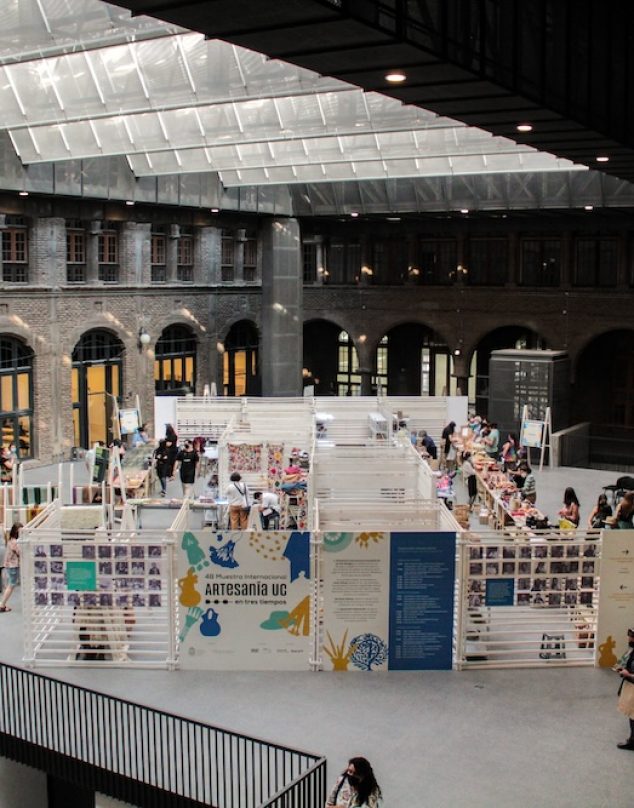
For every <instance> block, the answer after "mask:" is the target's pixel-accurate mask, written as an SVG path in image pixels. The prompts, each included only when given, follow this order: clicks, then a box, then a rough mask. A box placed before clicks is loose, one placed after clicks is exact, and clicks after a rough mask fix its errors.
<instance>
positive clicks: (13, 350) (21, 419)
mask: <svg viewBox="0 0 634 808" xmlns="http://www.w3.org/2000/svg"><path fill="white" fill-rule="evenodd" d="M0 423H1V424H2V445H3V446H10V445H11V444H15V447H16V451H17V453H18V457H32V456H33V351H31V349H30V348H28V347H27V346H26V345H25V344H24V343H23V342H20V340H17V339H14V338H13V337H6V336H2V337H0Z"/></svg>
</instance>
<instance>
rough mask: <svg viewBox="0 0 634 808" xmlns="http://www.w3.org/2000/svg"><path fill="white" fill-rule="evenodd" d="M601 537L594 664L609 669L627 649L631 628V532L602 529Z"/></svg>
mask: <svg viewBox="0 0 634 808" xmlns="http://www.w3.org/2000/svg"><path fill="white" fill-rule="evenodd" d="M601 536H602V545H603V548H602V550H601V587H600V591H599V617H598V622H597V640H596V643H595V648H596V651H595V654H596V656H595V662H596V664H597V665H598V666H599V667H601V668H611V667H613V666H614V665H616V664H617V662H618V660H619V659H620V658H621V656H622V655H623V654H624V652H625V651H626V650H629V649H628V647H627V630H628V628H634V530H604V531H602V534H601Z"/></svg>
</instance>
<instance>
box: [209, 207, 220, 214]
mask: <svg viewBox="0 0 634 808" xmlns="http://www.w3.org/2000/svg"><path fill="white" fill-rule="evenodd" d="M211 212H212V213H220V208H212V209H211Z"/></svg>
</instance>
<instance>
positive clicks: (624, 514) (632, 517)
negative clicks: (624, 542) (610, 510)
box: [615, 491, 634, 530]
mask: <svg viewBox="0 0 634 808" xmlns="http://www.w3.org/2000/svg"><path fill="white" fill-rule="evenodd" d="M615 516H616V527H617V528H618V529H619V530H632V529H633V528H634V491H626V492H625V494H623V499H622V500H621V501H620V502H619V504H618V506H617V508H616V514H615Z"/></svg>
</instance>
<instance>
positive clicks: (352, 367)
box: [337, 331, 361, 396]
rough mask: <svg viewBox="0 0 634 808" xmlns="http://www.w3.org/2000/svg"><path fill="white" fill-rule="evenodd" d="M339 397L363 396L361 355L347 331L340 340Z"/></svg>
mask: <svg viewBox="0 0 634 808" xmlns="http://www.w3.org/2000/svg"><path fill="white" fill-rule="evenodd" d="M337 395H339V396H359V395H361V376H360V375H359V355H358V353H357V349H356V348H355V347H354V343H353V342H352V340H351V339H350V335H349V334H348V332H347V331H341V332H340V334H339V340H338V363H337Z"/></svg>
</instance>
